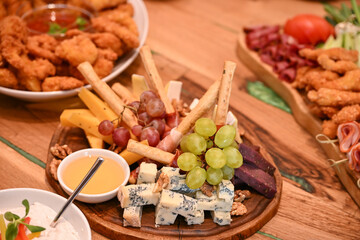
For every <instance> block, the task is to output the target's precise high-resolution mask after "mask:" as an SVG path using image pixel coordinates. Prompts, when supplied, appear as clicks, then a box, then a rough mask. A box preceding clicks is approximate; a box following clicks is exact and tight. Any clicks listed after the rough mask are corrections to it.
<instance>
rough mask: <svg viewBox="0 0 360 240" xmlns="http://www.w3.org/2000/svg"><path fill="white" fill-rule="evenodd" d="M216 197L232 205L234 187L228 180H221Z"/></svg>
mask: <svg viewBox="0 0 360 240" xmlns="http://www.w3.org/2000/svg"><path fill="white" fill-rule="evenodd" d="M217 196H218V198H220V199H224V200H225V201H227V202H229V203H231V204H232V202H233V200H234V185H233V184H232V182H231V181H230V180H222V181H221V183H219V185H218V187H217Z"/></svg>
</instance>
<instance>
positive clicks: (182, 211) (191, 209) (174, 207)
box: [159, 189, 197, 217]
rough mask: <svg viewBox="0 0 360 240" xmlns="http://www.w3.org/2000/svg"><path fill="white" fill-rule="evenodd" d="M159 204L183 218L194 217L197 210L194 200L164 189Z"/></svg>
mask: <svg viewBox="0 0 360 240" xmlns="http://www.w3.org/2000/svg"><path fill="white" fill-rule="evenodd" d="M159 204H160V205H161V206H163V207H164V208H166V209H167V210H168V211H170V212H174V213H177V214H179V215H182V216H184V217H188V216H194V213H195V212H196V210H197V200H196V199H194V198H192V197H188V196H186V195H184V194H181V193H177V192H173V191H170V190H166V189H164V190H162V192H161V196H160V201H159Z"/></svg>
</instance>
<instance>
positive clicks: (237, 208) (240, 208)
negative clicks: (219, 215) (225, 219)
mask: <svg viewBox="0 0 360 240" xmlns="http://www.w3.org/2000/svg"><path fill="white" fill-rule="evenodd" d="M246 212H247V208H246V207H245V205H244V204H242V203H240V202H233V205H232V207H231V212H230V214H231V215H232V216H239V215H244V214H245V213H246Z"/></svg>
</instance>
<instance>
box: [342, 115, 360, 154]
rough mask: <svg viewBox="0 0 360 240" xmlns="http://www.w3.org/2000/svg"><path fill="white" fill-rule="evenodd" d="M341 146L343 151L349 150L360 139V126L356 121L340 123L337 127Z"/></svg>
mask: <svg viewBox="0 0 360 240" xmlns="http://www.w3.org/2000/svg"><path fill="white" fill-rule="evenodd" d="M337 136H338V139H339V147H340V151H341V152H349V151H350V149H351V147H352V146H353V145H354V144H356V143H357V142H358V141H359V139H360V127H359V124H358V123H357V122H355V121H352V122H346V123H342V124H340V125H339V127H338V129H337Z"/></svg>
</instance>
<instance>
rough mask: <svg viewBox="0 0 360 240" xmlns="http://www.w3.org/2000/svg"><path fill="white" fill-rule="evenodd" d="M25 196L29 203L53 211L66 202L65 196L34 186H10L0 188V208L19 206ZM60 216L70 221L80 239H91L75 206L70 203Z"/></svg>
mask: <svg viewBox="0 0 360 240" xmlns="http://www.w3.org/2000/svg"><path fill="white" fill-rule="evenodd" d="M25 198H26V199H27V200H28V201H29V203H30V205H31V204H33V203H34V202H39V203H42V204H44V205H46V206H48V207H50V208H52V209H53V210H54V211H55V212H58V211H59V210H60V209H61V207H62V206H63V205H64V204H65V202H66V198H63V197H62V196H60V195H57V194H55V193H52V192H48V191H45V190H40V189H35V188H10V189H4V190H0V199H1V201H0V209H8V208H18V207H21V206H22V204H21V202H22V200H24V199H25ZM61 217H64V218H65V219H66V220H67V221H68V222H70V223H71V225H72V226H73V227H74V229H75V230H76V231H77V232H78V233H79V237H80V239H81V240H91V229H90V226H89V223H88V221H87V219H86V217H85V216H84V214H83V213H82V212H81V211H80V209H79V208H78V207H77V206H75V205H74V204H73V203H72V204H71V205H70V206H69V207H68V208H67V209H66V211H65V212H64V213H63V215H62V216H61Z"/></svg>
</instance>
